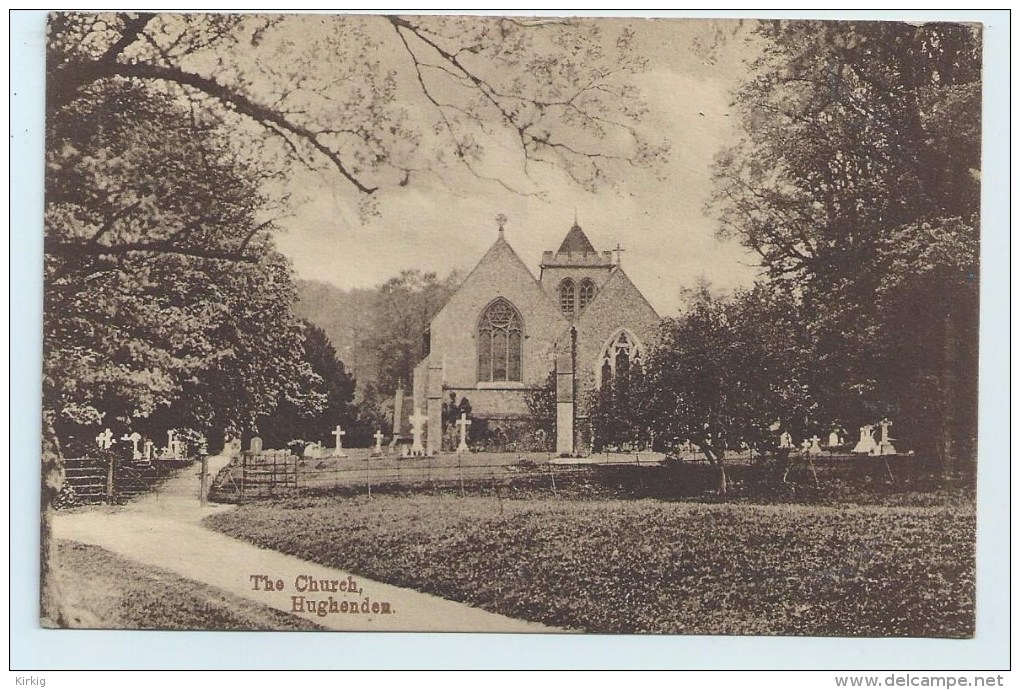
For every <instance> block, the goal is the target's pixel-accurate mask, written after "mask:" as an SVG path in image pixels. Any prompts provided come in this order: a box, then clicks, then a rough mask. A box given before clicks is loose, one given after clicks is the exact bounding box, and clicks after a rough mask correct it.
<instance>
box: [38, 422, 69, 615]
mask: <svg viewBox="0 0 1020 690" xmlns="http://www.w3.org/2000/svg"><path fill="white" fill-rule="evenodd" d="M42 436H43V438H42V500H41V505H40V509H41V511H42V520H41V523H40V524H41V530H40V534H39V618H40V622H41V624H42V626H43V627H44V628H62V627H66V617H65V616H64V611H63V605H62V601H61V597H60V591H59V587H58V585H57V582H56V568H57V545H56V541H55V540H54V539H53V535H52V534H51V517H52V512H53V509H54V507H55V506H56V505H57V497H58V496H59V495H60V490H61V489H62V488H63V487H64V461H63V458H62V457H61V455H60V444H59V443H58V442H57V434H56V431H55V430H54V428H53V413H52V412H43V422H42Z"/></svg>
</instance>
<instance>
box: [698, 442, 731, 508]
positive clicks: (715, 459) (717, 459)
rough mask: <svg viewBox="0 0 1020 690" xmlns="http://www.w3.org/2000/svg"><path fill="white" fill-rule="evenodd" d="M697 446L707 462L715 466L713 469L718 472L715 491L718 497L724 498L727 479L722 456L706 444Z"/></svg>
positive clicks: (727, 483)
mask: <svg viewBox="0 0 1020 690" xmlns="http://www.w3.org/2000/svg"><path fill="white" fill-rule="evenodd" d="M698 445H699V446H700V447H701V450H702V452H703V453H704V454H705V457H706V458H708V461H709V462H710V463H712V464H713V465H715V468H716V469H717V470H719V485H718V487H717V489H716V490H717V491H718V493H719V495H720V496H725V495H726V492H727V491H728V490H729V478H728V477H727V476H726V465H725V463H724V462H723V454H722V453H717V452H716V451H715V449H714V448H712V446H710V445H708V444H707V443H700V444H698Z"/></svg>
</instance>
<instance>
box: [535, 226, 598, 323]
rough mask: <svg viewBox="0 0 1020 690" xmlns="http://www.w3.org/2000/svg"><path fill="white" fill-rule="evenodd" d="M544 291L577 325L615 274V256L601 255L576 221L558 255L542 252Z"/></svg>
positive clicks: (558, 250) (564, 314)
mask: <svg viewBox="0 0 1020 690" xmlns="http://www.w3.org/2000/svg"><path fill="white" fill-rule="evenodd" d="M540 268H541V277H540V278H539V282H541V284H542V289H543V290H545V292H546V294H548V295H549V297H551V298H552V300H553V301H554V302H555V303H556V305H557V306H558V307H559V309H560V312H561V313H562V314H563V316H564V317H565V318H566V319H568V320H570V321H574V320H576V318H577V317H578V315H580V313H581V312H582V311H584V309H585V307H587V306H588V305H589V304H591V302H592V300H593V299H595V295H596V294H597V293H598V291H599V290H601V289H602V286H603V285H605V284H606V282H607V281H608V280H609V277H610V274H611V273H612V272H613V253H612V252H610V251H605V252H599V251H596V250H595V247H594V246H592V243H591V240H589V239H588V236H587V235H585V234H584V230H582V229H581V226H580V225H578V223H577V218H576V217H575V218H574V225H573V226H571V228H570V230H569V231H567V234H566V236H565V237H564V238H563V241H562V242H561V243H560V248H559V249H557V250H556V251H555V252H542V264H541V266H540Z"/></svg>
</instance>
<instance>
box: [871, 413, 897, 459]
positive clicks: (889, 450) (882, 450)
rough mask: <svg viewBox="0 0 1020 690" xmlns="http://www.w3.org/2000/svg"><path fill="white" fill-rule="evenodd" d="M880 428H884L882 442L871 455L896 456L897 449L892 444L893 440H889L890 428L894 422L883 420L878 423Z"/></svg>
mask: <svg viewBox="0 0 1020 690" xmlns="http://www.w3.org/2000/svg"><path fill="white" fill-rule="evenodd" d="M878 426H880V427H882V440H880V441H879V442H878V445H877V446H875V449H874V450H872V451H871V454H872V455H896V448H895V447H894V446H893V444H892V439H891V438H889V427H891V426H892V422H890V421H889V420H888V419H883V420H882V421H881V422H879V423H878Z"/></svg>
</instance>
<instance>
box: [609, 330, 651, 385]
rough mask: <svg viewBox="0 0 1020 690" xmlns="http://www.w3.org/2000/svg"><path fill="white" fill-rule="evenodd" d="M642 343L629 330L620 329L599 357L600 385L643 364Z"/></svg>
mask: <svg viewBox="0 0 1020 690" xmlns="http://www.w3.org/2000/svg"><path fill="white" fill-rule="evenodd" d="M642 359H643V353H642V349H641V345H640V344H639V343H638V342H637V340H636V339H635V338H634V336H633V335H631V334H630V333H628V332H627V331H620V332H619V333H617V334H616V336H615V337H614V338H613V339H612V340H610V341H609V344H608V345H606V347H605V349H604V350H603V351H602V356H601V357H600V358H599V373H600V374H601V376H600V377H599V378H600V380H599V386H602V385H603V384H605V383H609V382H610V381H612V380H613V378H614V377H616V375H617V374H625V373H627V372H628V371H630V369H631V367H640V366H641V365H642Z"/></svg>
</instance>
